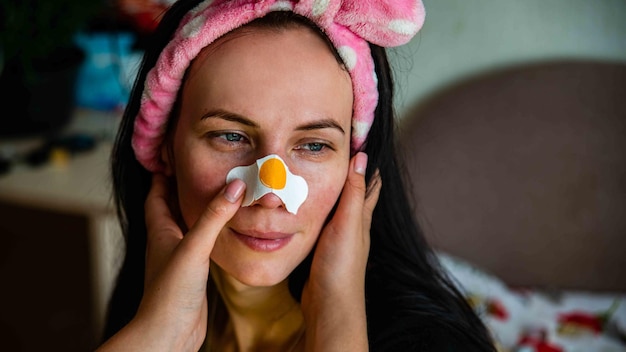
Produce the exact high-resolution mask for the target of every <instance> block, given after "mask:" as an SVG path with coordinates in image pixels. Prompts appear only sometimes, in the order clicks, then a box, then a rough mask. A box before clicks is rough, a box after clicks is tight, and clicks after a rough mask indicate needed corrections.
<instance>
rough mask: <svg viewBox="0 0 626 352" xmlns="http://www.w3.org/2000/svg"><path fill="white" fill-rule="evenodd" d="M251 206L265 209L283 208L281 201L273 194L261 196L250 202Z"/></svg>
mask: <svg viewBox="0 0 626 352" xmlns="http://www.w3.org/2000/svg"><path fill="white" fill-rule="evenodd" d="M251 205H253V206H262V207H264V208H267V209H275V208H279V207H283V208H284V207H285V204H283V201H282V200H281V199H280V197H278V196H277V195H276V194H274V193H267V194H265V195H263V196H262V197H261V198H259V199H257V200H255V201H254V202H252V204H251Z"/></svg>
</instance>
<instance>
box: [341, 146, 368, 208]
mask: <svg viewBox="0 0 626 352" xmlns="http://www.w3.org/2000/svg"><path fill="white" fill-rule="evenodd" d="M366 168H367V154H365V153H363V152H359V153H357V154H356V155H355V156H354V157H353V158H352V160H351V161H350V170H349V172H348V178H347V180H346V184H345V185H344V187H343V191H342V192H341V198H340V199H339V205H338V207H337V212H338V213H341V216H342V217H344V219H357V218H360V216H361V212H362V208H363V204H364V201H365V192H366V186H365V170H366Z"/></svg>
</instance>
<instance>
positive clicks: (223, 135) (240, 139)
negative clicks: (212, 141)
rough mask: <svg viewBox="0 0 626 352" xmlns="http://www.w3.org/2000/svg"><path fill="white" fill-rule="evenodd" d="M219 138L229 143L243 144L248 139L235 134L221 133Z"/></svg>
mask: <svg viewBox="0 0 626 352" xmlns="http://www.w3.org/2000/svg"><path fill="white" fill-rule="evenodd" d="M218 136H219V137H220V138H222V139H225V140H226V141H228V142H243V141H245V139H246V137H244V136H242V135H241V134H239V133H235V132H226V133H220V134H219V135H218Z"/></svg>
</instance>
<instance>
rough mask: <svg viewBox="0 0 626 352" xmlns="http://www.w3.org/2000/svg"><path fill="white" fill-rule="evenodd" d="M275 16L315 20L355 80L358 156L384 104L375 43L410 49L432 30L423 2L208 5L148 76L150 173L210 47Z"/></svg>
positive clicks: (140, 127)
mask: <svg viewBox="0 0 626 352" xmlns="http://www.w3.org/2000/svg"><path fill="white" fill-rule="evenodd" d="M272 11H292V12H294V13H296V14H298V15H301V16H304V17H306V18H308V19H310V20H312V21H313V22H314V23H315V24H316V25H317V26H318V27H319V28H320V29H321V30H322V31H323V32H324V33H325V34H326V35H327V36H328V38H329V39H330V41H331V42H332V43H333V45H334V46H335V48H336V49H337V52H338V53H339V55H340V56H341V58H342V60H343V62H344V65H345V67H346V69H347V70H348V72H349V74H350V77H351V79H352V89H353V94H354V103H353V104H354V105H353V116H352V140H351V149H352V151H353V152H354V151H358V150H360V149H361V147H362V146H363V143H364V142H365V139H366V138H367V134H368V132H369V130H370V127H371V125H372V121H373V119H374V111H375V109H376V105H377V104H378V89H377V77H376V73H375V71H374V61H373V59H372V55H371V53H370V49H369V43H368V42H371V43H373V44H376V45H379V46H382V47H393V46H398V45H402V44H405V43H407V42H408V41H409V40H410V39H411V38H412V37H413V36H414V35H415V34H416V33H417V32H418V31H419V29H420V28H421V27H422V25H423V23H424V15H425V12H424V6H423V4H422V1H421V0H301V1H298V0H206V1H203V2H201V3H200V4H198V6H196V7H195V8H194V9H192V10H191V11H190V12H189V13H187V14H186V15H185V17H183V19H182V21H181V23H180V25H179V27H178V29H177V30H176V32H175V34H174V37H173V39H172V40H171V41H170V42H169V43H168V44H167V46H165V48H164V49H163V51H162V52H161V54H160V56H159V58H158V60H157V62H156V65H155V66H154V67H153V68H152V69H151V70H150V71H149V72H148V75H147V77H146V82H145V86H144V91H143V96H142V99H141V106H140V110H139V114H138V116H137V119H136V120H135V126H134V134H133V139H132V146H133V149H134V151H135V155H136V157H137V160H138V161H139V162H140V163H141V164H142V165H143V166H144V167H145V168H146V169H148V170H149V171H152V172H155V171H159V170H161V169H162V168H163V165H162V161H161V159H160V146H161V143H162V141H163V138H164V135H165V129H166V125H167V119H168V117H169V115H170V111H171V109H172V106H173V105H174V102H175V100H176V97H177V94H178V90H179V88H180V86H181V83H182V79H183V76H184V75H185V71H186V70H187V68H188V67H189V65H190V63H191V61H192V60H193V59H194V58H195V57H196V56H197V55H198V53H199V52H200V51H201V50H202V49H203V48H204V47H206V46H207V45H209V44H211V43H212V42H214V41H215V40H216V39H218V38H220V37H221V36H223V35H224V34H226V33H228V32H230V31H232V30H234V29H236V28H239V27H241V26H243V25H245V24H247V23H249V22H251V21H253V20H254V19H257V18H260V17H263V16H265V15H266V14H267V13H269V12H272Z"/></svg>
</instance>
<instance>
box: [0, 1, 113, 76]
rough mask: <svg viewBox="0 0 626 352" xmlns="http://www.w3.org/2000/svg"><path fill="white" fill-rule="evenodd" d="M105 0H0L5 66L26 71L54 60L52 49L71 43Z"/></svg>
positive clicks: (59, 48)
mask: <svg viewBox="0 0 626 352" xmlns="http://www.w3.org/2000/svg"><path fill="white" fill-rule="evenodd" d="M104 1H105V0H2V1H0V45H1V47H0V48H1V53H2V56H3V61H4V65H5V68H7V69H8V68H9V67H10V68H12V69H22V70H24V71H25V72H28V71H32V70H34V69H35V68H36V66H38V65H41V64H42V63H49V60H54V55H53V54H54V53H57V52H60V51H62V50H64V49H65V48H68V47H73V46H74V45H73V38H74V36H75V35H76V33H77V32H78V31H80V30H82V29H84V28H86V26H87V25H88V24H89V22H90V21H91V20H92V19H93V18H94V17H95V16H96V15H97V14H98V11H100V9H101V8H102V6H103V3H104ZM61 60H62V59H61Z"/></svg>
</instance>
